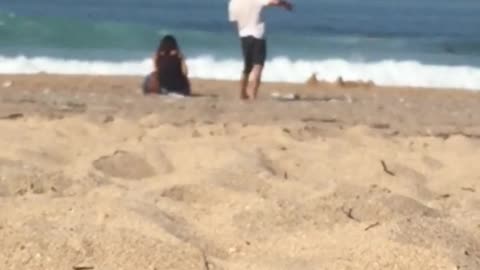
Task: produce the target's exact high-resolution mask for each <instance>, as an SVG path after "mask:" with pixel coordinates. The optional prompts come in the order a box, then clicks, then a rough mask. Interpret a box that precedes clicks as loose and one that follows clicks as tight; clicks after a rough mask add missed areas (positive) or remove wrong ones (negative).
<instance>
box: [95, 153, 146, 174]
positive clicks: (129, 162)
mask: <svg viewBox="0 0 480 270" xmlns="http://www.w3.org/2000/svg"><path fill="white" fill-rule="evenodd" d="M93 166H94V167H95V169H97V170H99V171H101V172H103V173H104V174H106V175H108V176H110V177H116V178H122V179H126V180H140V179H143V178H148V177H152V176H154V175H155V171H154V169H153V168H152V166H151V165H150V164H149V163H148V162H147V161H146V160H145V159H143V158H141V157H139V156H138V155H136V154H133V153H130V152H125V151H116V152H115V153H114V154H113V155H110V156H106V157H101V158H99V159H97V160H95V161H94V162H93Z"/></svg>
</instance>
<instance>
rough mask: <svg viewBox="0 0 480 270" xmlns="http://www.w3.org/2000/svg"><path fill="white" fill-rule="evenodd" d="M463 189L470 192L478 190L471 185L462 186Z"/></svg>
mask: <svg viewBox="0 0 480 270" xmlns="http://www.w3.org/2000/svg"><path fill="white" fill-rule="evenodd" d="M462 190H463V191H468V192H475V191H476V190H475V189H474V188H471V187H462Z"/></svg>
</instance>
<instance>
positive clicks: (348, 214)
mask: <svg viewBox="0 0 480 270" xmlns="http://www.w3.org/2000/svg"><path fill="white" fill-rule="evenodd" d="M342 212H343V213H344V214H345V215H346V216H347V217H348V218H349V219H351V220H354V221H356V222H360V221H359V220H358V219H357V218H355V217H354V216H353V208H350V209H348V211H346V210H345V209H344V208H342Z"/></svg>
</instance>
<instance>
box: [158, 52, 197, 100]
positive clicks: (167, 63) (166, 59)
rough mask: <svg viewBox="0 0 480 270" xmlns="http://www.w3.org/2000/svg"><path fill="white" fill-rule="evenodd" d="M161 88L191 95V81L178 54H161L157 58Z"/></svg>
mask: <svg viewBox="0 0 480 270" xmlns="http://www.w3.org/2000/svg"><path fill="white" fill-rule="evenodd" d="M156 66H157V70H158V80H159V82H160V89H162V90H166V91H167V92H174V93H178V94H182V95H190V83H189V81H188V78H187V76H185V74H184V73H183V70H182V59H181V58H180V56H178V54H169V55H163V54H161V55H159V56H158V57H157V59H156Z"/></svg>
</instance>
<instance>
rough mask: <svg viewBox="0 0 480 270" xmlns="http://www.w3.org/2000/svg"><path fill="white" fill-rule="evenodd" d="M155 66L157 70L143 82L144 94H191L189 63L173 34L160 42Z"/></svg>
mask: <svg viewBox="0 0 480 270" xmlns="http://www.w3.org/2000/svg"><path fill="white" fill-rule="evenodd" d="M154 66H155V70H154V71H153V72H152V73H151V74H150V75H149V76H147V78H146V79H145V82H144V84H143V92H144V94H171V93H172V94H179V95H184V96H188V95H190V94H191V91H190V82H189V80H188V77H187V76H188V75H187V72H188V71H187V65H186V64H185V59H184V58H183V55H182V53H181V52H180V48H179V46H178V43H177V40H176V39H175V38H174V37H173V36H171V35H167V36H165V37H164V38H163V39H162V41H161V42H160V46H159V47H158V49H157V53H156V54H155V57H154Z"/></svg>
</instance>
